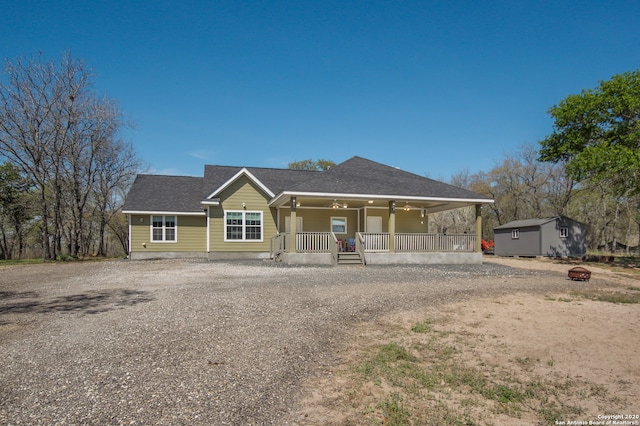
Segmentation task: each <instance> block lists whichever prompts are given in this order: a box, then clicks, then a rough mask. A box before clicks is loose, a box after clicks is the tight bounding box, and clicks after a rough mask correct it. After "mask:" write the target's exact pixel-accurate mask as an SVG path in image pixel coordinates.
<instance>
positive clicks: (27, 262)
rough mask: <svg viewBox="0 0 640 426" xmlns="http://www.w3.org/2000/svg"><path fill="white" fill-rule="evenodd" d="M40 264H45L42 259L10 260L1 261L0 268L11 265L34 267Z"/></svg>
mask: <svg viewBox="0 0 640 426" xmlns="http://www.w3.org/2000/svg"><path fill="white" fill-rule="evenodd" d="M38 263H44V260H42V259H9V260H0V266H5V265H7V266H9V265H33V264H38Z"/></svg>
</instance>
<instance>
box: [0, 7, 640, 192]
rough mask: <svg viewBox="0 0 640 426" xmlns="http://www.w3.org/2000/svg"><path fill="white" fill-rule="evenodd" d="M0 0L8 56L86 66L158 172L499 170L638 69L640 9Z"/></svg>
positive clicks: (447, 173) (1, 35) (0, 35)
mask: <svg viewBox="0 0 640 426" xmlns="http://www.w3.org/2000/svg"><path fill="white" fill-rule="evenodd" d="M0 5H1V6H2V11H3V12H2V14H1V15H0V40H1V42H0V57H2V58H3V59H15V58H16V57H18V56H33V55H35V54H37V53H38V52H42V53H43V55H44V56H45V57H46V58H48V59H58V58H60V57H61V56H62V55H63V54H64V53H65V52H71V54H72V56H73V57H75V58H79V59H82V60H84V61H85V62H86V64H87V65H88V66H89V67H90V68H91V69H92V70H93V72H94V74H95V90H96V91H97V92H98V93H99V94H106V95H108V96H109V97H111V98H113V99H115V100H116V101H117V102H118V103H119V105H120V108H121V109H122V111H123V112H124V113H125V115H126V116H127V117H128V118H129V119H130V120H131V121H132V122H133V123H134V124H135V127H134V128H133V129H131V130H128V131H126V133H125V135H124V136H125V137H126V138H127V139H129V140H130V141H131V142H132V143H133V145H134V146H135V148H136V151H137V153H138V155H139V156H140V157H141V158H142V159H143V160H144V161H145V162H146V163H147V165H148V171H149V172H152V173H161V174H180V175H192V176H199V175H202V173H203V165H204V164H223V165H236V166H259V167H286V166H287V164H288V163H289V162H291V161H296V160H303V159H308V158H312V159H318V158H325V159H330V160H333V161H335V162H341V161H344V160H346V159H348V158H350V157H352V156H354V155H358V156H361V157H365V158H369V159H371V160H374V161H379V162H381V163H385V164H389V165H393V166H396V167H400V168H402V169H404V170H407V171H410V172H413V173H417V174H420V175H427V176H430V177H432V178H436V179H442V180H447V179H449V178H450V177H451V175H452V174H455V173H457V172H460V171H462V170H468V171H469V172H471V173H474V172H477V171H480V170H485V171H488V170H489V169H491V168H492V167H493V166H495V165H496V164H497V163H499V162H501V161H502V160H503V159H504V157H505V155H507V154H510V153H514V152H516V151H517V150H518V148H519V147H520V146H522V145H524V144H529V143H533V144H535V143H537V142H538V141H539V140H541V139H542V138H544V136H546V135H548V134H549V133H551V131H552V121H551V119H550V118H549V116H548V115H547V110H548V109H549V108H550V107H551V106H553V105H554V104H557V103H558V102H559V101H560V100H561V99H563V98H564V97H565V96H566V95H568V94H570V93H577V92H579V91H580V90H581V89H583V88H593V87H595V86H597V84H598V82H599V81H601V80H607V79H609V78H610V77H611V76H612V75H614V74H619V73H623V72H627V71H632V70H635V69H638V68H640V2H638V1H636V0H634V1H616V0H613V1H607V2H604V1H580V2H578V1H562V0H554V1H531V2H525V1H516V0H513V1H455V0H452V1H440V2H435V1H426V0H424V1H402V2H400V1H397V2H395V1H372V0H370V1H346V0H345V1H277V2H275V1H274V2H269V1H238V0H235V1H201V2H196V1H161V0H160V1H153V2H151V1H149V2H146V1H126V2H119V1H58V2H56V1H42V0H40V1H31V0H20V1H14V0H0Z"/></svg>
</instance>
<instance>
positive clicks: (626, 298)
mask: <svg viewBox="0 0 640 426" xmlns="http://www.w3.org/2000/svg"><path fill="white" fill-rule="evenodd" d="M571 294H572V295H574V296H577V297H582V298H585V299H589V300H594V301H597V302H609V303H640V293H636V294H627V293H622V292H617V291H615V292H614V291H606V292H605V291H599V290H582V291H572V292H571Z"/></svg>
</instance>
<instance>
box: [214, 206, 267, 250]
mask: <svg viewBox="0 0 640 426" xmlns="http://www.w3.org/2000/svg"><path fill="white" fill-rule="evenodd" d="M227 213H242V239H241V240H232V239H228V238H227ZM246 213H259V214H260V239H259V240H248V239H247V238H246V236H247V232H246V231H247V228H246V226H247V219H246V217H247V215H246ZM223 220H224V226H223V227H222V232H223V234H224V235H223V238H224V242H225V243H262V242H264V212H263V211H261V210H225V211H224V219H223Z"/></svg>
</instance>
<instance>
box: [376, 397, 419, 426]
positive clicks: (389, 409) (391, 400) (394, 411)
mask: <svg viewBox="0 0 640 426" xmlns="http://www.w3.org/2000/svg"><path fill="white" fill-rule="evenodd" d="M378 408H380V409H381V410H382V415H383V417H384V423H383V424H385V425H389V426H403V425H408V424H409V419H410V418H411V412H410V411H409V410H407V409H406V408H405V407H404V405H403V403H402V397H401V396H400V394H398V393H392V394H391V395H390V396H389V397H388V398H387V399H385V400H384V401H382V402H380V403H379V404H378Z"/></svg>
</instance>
